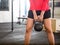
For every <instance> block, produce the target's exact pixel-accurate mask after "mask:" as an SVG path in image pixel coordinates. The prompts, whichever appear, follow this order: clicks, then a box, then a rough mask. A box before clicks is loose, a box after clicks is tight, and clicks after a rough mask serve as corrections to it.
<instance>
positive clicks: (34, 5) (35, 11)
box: [25, 0, 55, 45]
mask: <svg viewBox="0 0 60 45" xmlns="http://www.w3.org/2000/svg"><path fill="white" fill-rule="evenodd" d="M50 17H51V14H50V7H49V0H30V10H29V12H28V19H27V25H26V34H25V45H29V43H30V38H31V31H32V27H33V25H34V24H33V22H34V20H40V21H43V22H44V26H45V29H46V32H47V35H48V40H49V44H50V45H55V41H54V35H53V32H52V27H51V19H50Z"/></svg>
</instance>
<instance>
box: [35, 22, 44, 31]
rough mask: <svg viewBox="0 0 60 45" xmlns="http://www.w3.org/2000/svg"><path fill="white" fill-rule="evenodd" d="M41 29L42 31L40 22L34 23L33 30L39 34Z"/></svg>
mask: <svg viewBox="0 0 60 45" xmlns="http://www.w3.org/2000/svg"><path fill="white" fill-rule="evenodd" d="M42 29H43V23H42V22H40V21H35V22H34V30H35V31H38V32H40V31H42Z"/></svg>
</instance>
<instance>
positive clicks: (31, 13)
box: [28, 10, 51, 19]
mask: <svg viewBox="0 0 60 45" xmlns="http://www.w3.org/2000/svg"><path fill="white" fill-rule="evenodd" d="M36 13H37V15H40V13H41V11H40V10H38V11H36ZM50 17H51V13H50V10H47V11H45V14H44V19H46V18H50ZM28 18H32V19H34V15H33V12H32V10H29V12H28Z"/></svg>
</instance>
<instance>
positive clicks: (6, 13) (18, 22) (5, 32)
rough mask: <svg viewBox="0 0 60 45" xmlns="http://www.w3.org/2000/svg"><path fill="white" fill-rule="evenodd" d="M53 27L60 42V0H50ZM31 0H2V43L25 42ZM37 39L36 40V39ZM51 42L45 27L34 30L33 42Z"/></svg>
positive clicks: (0, 4) (9, 44)
mask: <svg viewBox="0 0 60 45" xmlns="http://www.w3.org/2000/svg"><path fill="white" fill-rule="evenodd" d="M49 5H50V9H51V19H52V28H53V33H54V36H55V40H56V45H57V44H60V0H50V2H49ZM29 6H30V5H29V0H0V45H13V44H14V45H15V44H16V45H20V44H24V36H25V31H26V30H25V27H26V20H27V16H28V10H29ZM35 40H36V41H35ZM43 43H44V44H47V45H48V44H49V42H48V39H47V35H46V32H45V31H44V29H43V30H42V31H41V32H35V31H34V29H33V31H32V38H31V44H43Z"/></svg>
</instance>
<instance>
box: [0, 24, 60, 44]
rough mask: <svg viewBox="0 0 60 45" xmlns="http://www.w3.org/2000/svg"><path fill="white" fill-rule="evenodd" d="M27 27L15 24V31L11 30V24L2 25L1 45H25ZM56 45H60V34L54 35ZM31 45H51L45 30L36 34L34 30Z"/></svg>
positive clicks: (0, 33) (0, 27) (0, 28)
mask: <svg viewBox="0 0 60 45" xmlns="http://www.w3.org/2000/svg"><path fill="white" fill-rule="evenodd" d="M25 27H26V25H19V24H16V23H14V30H13V31H12V30H11V23H4V24H2V23H1V24H0V45H23V44H24V36H25ZM54 36H55V41H56V45H58V44H60V33H54ZM30 44H31V45H49V42H48V38H47V34H46V32H45V31H44V30H42V31H41V32H36V31H34V29H33V30H32V36H31V41H30Z"/></svg>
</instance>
